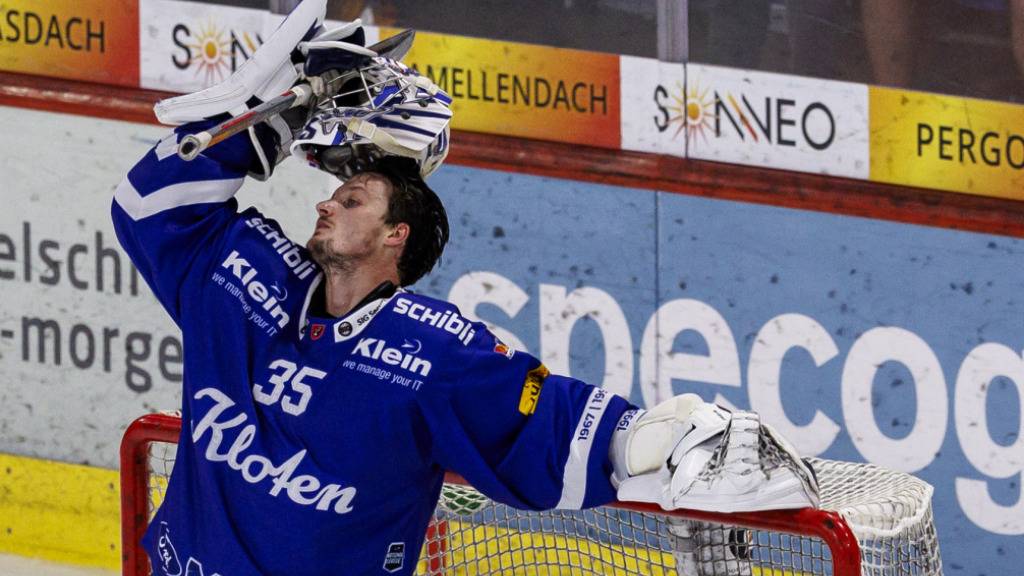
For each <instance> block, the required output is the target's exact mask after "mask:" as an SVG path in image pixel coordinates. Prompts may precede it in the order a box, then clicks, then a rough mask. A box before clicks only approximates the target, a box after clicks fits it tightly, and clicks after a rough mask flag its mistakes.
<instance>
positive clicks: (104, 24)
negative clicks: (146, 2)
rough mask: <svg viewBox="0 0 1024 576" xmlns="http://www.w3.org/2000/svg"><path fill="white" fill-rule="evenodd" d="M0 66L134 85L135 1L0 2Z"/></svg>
mask: <svg viewBox="0 0 1024 576" xmlns="http://www.w3.org/2000/svg"><path fill="white" fill-rule="evenodd" d="M0 70H5V71H8V72H20V73H25V74H40V75H44V76H54V77H57V78H68V79H72V80H86V81H89V82H100V83H104V84H117V85H121V86H137V85H138V83H139V10H138V4H137V2H136V0H128V1H124V2H110V1H108V0H53V1H50V2H38V1H35V2H34V1H30V0H8V1H7V2H4V3H3V4H0Z"/></svg>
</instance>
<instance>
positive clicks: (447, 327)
mask: <svg viewBox="0 0 1024 576" xmlns="http://www.w3.org/2000/svg"><path fill="white" fill-rule="evenodd" d="M395 312H397V313H398V314H402V315H404V316H408V317H409V318H412V319H413V320H418V321H420V322H423V323H424V324H430V325H431V326H433V327H435V328H440V329H442V330H444V331H445V332H450V333H452V334H454V335H455V336H456V337H457V338H458V339H459V341H461V342H462V343H463V344H469V342H470V340H472V339H473V336H474V335H476V330H474V329H473V323H472V322H470V321H469V320H466V319H465V318H463V317H462V316H459V314H458V313H456V312H453V311H451V310H445V311H444V312H441V311H438V310H434V309H433V308H430V307H428V306H424V305H423V304H419V303H417V302H413V301H412V300H409V299H408V298H399V299H398V300H396V301H395Z"/></svg>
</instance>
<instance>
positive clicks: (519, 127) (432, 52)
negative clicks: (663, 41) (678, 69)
mask: <svg viewBox="0 0 1024 576" xmlns="http://www.w3.org/2000/svg"><path fill="white" fill-rule="evenodd" d="M397 32H398V29H396V28H387V27H384V28H381V37H382V38H385V37H388V36H391V35H393V34H395V33H397ZM403 61H404V62H405V63H407V64H409V65H410V66H412V67H414V68H416V69H417V70H419V72H420V73H421V74H424V75H426V76H428V77H430V78H431V79H432V80H433V81H434V82H435V83H437V84H438V85H439V86H440V87H441V88H442V89H443V90H444V91H445V92H447V93H448V94H449V95H450V96H451V97H452V111H453V112H454V116H453V118H452V127H453V128H456V129H459V130H468V131H473V132H485V133H495V134H503V135H506V136H519V137H523V138H537V139H542V140H554V141H557V142H573V143H579V144H587V145H589V146H602V147H605V148H620V147H621V145H622V138H621V123H620V116H619V114H620V107H621V102H620V88H621V86H620V82H619V56H617V55H614V54H604V53H598V52H586V51H583V50H573V49H569V48H553V47H549V46H537V45H532V44H522V43H518V42H506V41H500V40H485V39H481V38H469V37H465V36H451V35H445V34H434V33H430V32H418V33H417V34H416V43H415V44H414V45H413V47H412V49H411V50H410V51H409V54H408V55H407V56H406V57H405V58H403Z"/></svg>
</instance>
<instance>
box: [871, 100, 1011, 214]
mask: <svg viewBox="0 0 1024 576" xmlns="http://www.w3.org/2000/svg"><path fill="white" fill-rule="evenodd" d="M869 94H870V110H871V119H870V123H871V180H874V181H876V182H888V183H891V184H903V185H907V186H920V187H923V188H935V189H938V190H949V191H952V192H965V193H967V194H978V195H981V196H995V197H999V198H1012V199H1017V200H1022V199H1024V106H1020V105H1019V104H1007V103H1002V102H990V101H986V100H976V99H972V98H962V97H959V96H942V95H939V94H928V93H925V92H910V91H907V90H896V89H893V88H880V87H878V86H871V87H870V92H869Z"/></svg>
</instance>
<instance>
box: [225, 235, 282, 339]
mask: <svg viewBox="0 0 1024 576" xmlns="http://www.w3.org/2000/svg"><path fill="white" fill-rule="evenodd" d="M220 266H221V268H227V269H228V270H230V271H231V274H232V275H234V277H235V278H238V280H239V281H241V283H242V286H243V287H244V288H245V291H246V292H247V293H248V294H249V298H252V300H253V301H254V302H256V303H257V304H262V305H263V309H264V310H266V311H267V312H270V317H271V318H276V319H277V325H278V327H280V328H284V327H285V326H287V325H288V320H289V317H288V313H287V312H285V311H284V308H282V307H281V305H280V304H279V302H280V299H279V298H278V296H277V295H281V289H280V288H277V287H276V284H275V286H274V287H275V288H276V289H275V290H274V292H275V294H277V295H275V296H271V295H270V290H269V289H267V286H266V285H265V284H264V283H262V282H260V281H259V280H256V276H257V274H259V272H257V271H256V268H254V267H253V266H252V264H249V261H248V260H246V259H245V258H241V257H239V255H238V250H232V251H231V254H228V257H227V259H226V260H224V262H223V263H222V264H221V265H220ZM283 297H284V298H287V297H288V293H287V292H284V294H283Z"/></svg>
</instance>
